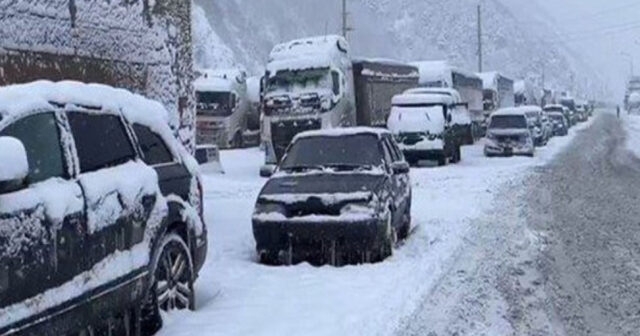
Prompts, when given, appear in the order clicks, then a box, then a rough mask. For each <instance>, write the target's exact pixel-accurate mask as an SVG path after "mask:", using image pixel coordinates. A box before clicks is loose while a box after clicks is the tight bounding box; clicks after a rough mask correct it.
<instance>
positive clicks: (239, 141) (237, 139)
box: [231, 132, 244, 149]
mask: <svg viewBox="0 0 640 336" xmlns="http://www.w3.org/2000/svg"><path fill="white" fill-rule="evenodd" d="M231 147H233V148H234V149H240V148H243V147H244V139H243V138H242V133H240V132H238V133H236V135H234V136H233V140H231Z"/></svg>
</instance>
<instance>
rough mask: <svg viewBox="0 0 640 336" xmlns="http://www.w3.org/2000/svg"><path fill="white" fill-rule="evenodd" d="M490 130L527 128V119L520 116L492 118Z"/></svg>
mask: <svg viewBox="0 0 640 336" xmlns="http://www.w3.org/2000/svg"><path fill="white" fill-rule="evenodd" d="M489 128H493V129H507V128H527V119H526V118H525V117H524V116H519V115H501V116H493V117H491V124H490V125H489Z"/></svg>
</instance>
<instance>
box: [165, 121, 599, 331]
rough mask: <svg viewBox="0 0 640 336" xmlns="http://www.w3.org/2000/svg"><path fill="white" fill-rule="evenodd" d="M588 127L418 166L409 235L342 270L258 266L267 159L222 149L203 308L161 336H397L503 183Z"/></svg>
mask: <svg viewBox="0 0 640 336" xmlns="http://www.w3.org/2000/svg"><path fill="white" fill-rule="evenodd" d="M589 124H590V123H587V124H583V125H580V126H578V127H576V128H574V129H572V130H571V131H570V135H569V136H568V137H564V138H554V139H552V140H551V142H550V143H549V145H548V146H547V147H546V148H543V149H540V150H538V152H537V153H536V157H535V158H534V159H529V158H518V157H516V158H503V159H500V158H497V159H488V158H485V157H484V156H483V155H482V146H483V144H482V142H481V143H478V144H476V145H474V146H469V147H465V148H464V149H463V161H462V163H460V164H458V165H450V166H447V167H444V168H429V167H425V168H419V169H413V170H412V172H411V177H412V185H413V224H414V230H413V233H412V235H411V237H410V238H409V239H408V240H407V241H406V242H405V243H404V244H401V246H399V247H398V248H397V249H396V250H395V252H394V255H393V257H391V258H390V259H388V260H386V261H385V262H383V263H379V264H374V265H362V266H348V267H343V268H334V267H329V266H326V267H319V268H318V267H312V266H310V265H308V264H302V265H298V266H293V267H267V266H262V265H259V264H257V263H256V255H255V251H254V248H255V247H254V240H253V235H252V231H251V216H252V212H253V206H254V202H255V199H256V197H257V195H258V192H259V190H260V188H261V187H262V185H263V184H264V182H265V180H264V179H261V178H259V177H258V169H259V167H260V165H261V164H262V163H263V156H262V153H261V152H260V151H259V150H257V149H247V150H233V151H225V152H222V164H223V165H224V167H225V170H226V171H227V174H225V175H205V176H204V188H205V216H206V219H207V224H208V227H209V244H210V250H209V251H210V252H209V256H208V259H207V262H206V264H205V267H204V268H203V271H202V273H201V275H200V278H199V280H198V282H197V284H196V291H197V311H195V312H180V313H175V314H171V315H169V316H166V319H165V320H166V324H165V328H164V329H163V330H162V331H161V332H160V335H191V334H193V332H194V331H198V332H199V333H202V334H205V333H206V334H207V335H390V334H393V333H394V332H395V331H396V329H397V328H399V327H400V326H401V325H402V320H403V319H404V318H405V317H407V316H409V315H410V314H412V313H413V312H414V311H415V310H416V309H417V308H418V305H419V304H420V302H421V300H422V299H423V298H424V295H426V294H427V293H429V291H430V290H432V288H433V286H434V285H435V283H436V281H437V280H438V279H439V277H440V276H441V275H443V274H444V273H446V272H447V271H448V268H449V267H451V265H450V263H451V262H452V260H454V259H455V256H456V254H457V253H458V251H459V250H461V248H462V247H463V246H465V244H467V243H468V237H467V234H468V233H469V232H470V231H471V229H472V228H473V227H474V225H477V223H479V221H478V219H481V218H483V217H484V216H485V214H486V212H488V211H490V210H491V206H492V201H493V200H494V198H496V197H499V196H501V195H500V194H498V192H499V191H500V190H502V189H501V186H503V185H504V184H506V183H510V184H512V185H518V181H520V180H521V179H522V178H523V177H524V176H526V175H527V172H529V171H531V170H532V169H534V168H535V167H539V166H542V165H544V164H546V163H548V162H549V161H551V160H552V159H553V158H554V157H555V155H556V154H558V153H559V152H560V151H561V150H562V149H563V148H565V147H566V146H567V145H568V144H569V143H570V141H571V139H572V138H573V136H574V135H575V134H576V130H579V129H584V128H586V127H588V126H589ZM496 304H498V303H496Z"/></svg>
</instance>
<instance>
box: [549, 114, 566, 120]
mask: <svg viewBox="0 0 640 336" xmlns="http://www.w3.org/2000/svg"><path fill="white" fill-rule="evenodd" d="M549 117H550V118H551V119H552V120H554V121H562V120H563V119H564V116H563V115H562V114H557V113H552V114H549Z"/></svg>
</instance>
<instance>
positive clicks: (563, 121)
mask: <svg viewBox="0 0 640 336" xmlns="http://www.w3.org/2000/svg"><path fill="white" fill-rule="evenodd" d="M548 115H549V120H551V123H552V124H553V135H554V136H566V135H568V134H569V125H568V124H569V123H568V122H567V118H565V117H564V114H562V112H548Z"/></svg>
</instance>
